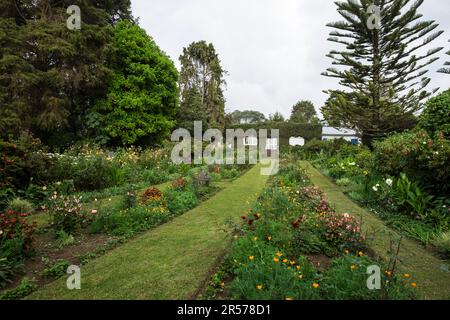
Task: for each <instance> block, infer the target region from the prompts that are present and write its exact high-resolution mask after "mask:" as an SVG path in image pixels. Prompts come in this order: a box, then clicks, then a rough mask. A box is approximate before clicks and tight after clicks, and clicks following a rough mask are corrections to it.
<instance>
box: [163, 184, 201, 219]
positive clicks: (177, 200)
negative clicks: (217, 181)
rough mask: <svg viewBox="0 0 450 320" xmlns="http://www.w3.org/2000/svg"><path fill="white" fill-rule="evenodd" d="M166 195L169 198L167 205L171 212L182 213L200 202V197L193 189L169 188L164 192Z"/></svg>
mask: <svg viewBox="0 0 450 320" xmlns="http://www.w3.org/2000/svg"><path fill="white" fill-rule="evenodd" d="M164 197H165V199H166V200H167V206H168V209H169V211H170V213H171V214H174V215H179V214H182V213H184V212H186V211H188V210H190V209H192V208H194V207H196V206H197V204H198V198H197V196H196V195H195V193H194V192H192V191H189V190H187V191H183V192H180V191H177V190H175V189H172V190H167V191H166V192H165V193H164Z"/></svg>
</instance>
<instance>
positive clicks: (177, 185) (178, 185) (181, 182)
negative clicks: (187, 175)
mask: <svg viewBox="0 0 450 320" xmlns="http://www.w3.org/2000/svg"><path fill="white" fill-rule="evenodd" d="M186 184H187V181H186V179H184V178H179V179H176V180H174V181H172V187H173V188H174V189H176V190H180V191H181V190H184V188H185V187H186Z"/></svg>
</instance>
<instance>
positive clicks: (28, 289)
mask: <svg viewBox="0 0 450 320" xmlns="http://www.w3.org/2000/svg"><path fill="white" fill-rule="evenodd" d="M36 289H37V285H36V283H35V282H34V281H32V280H30V279H28V278H24V279H23V280H22V281H21V282H20V285H19V286H17V287H16V288H14V289H11V290H8V291H6V292H5V293H3V294H2V295H0V300H18V299H22V298H24V297H26V296H28V295H30V294H31V293H32V292H33V291H34V290H36Z"/></svg>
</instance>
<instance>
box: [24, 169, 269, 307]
mask: <svg viewBox="0 0 450 320" xmlns="http://www.w3.org/2000/svg"><path fill="white" fill-rule="evenodd" d="M266 180H267V177H266V176H262V175H261V174H260V166H255V167H254V168H252V169H250V170H249V171H248V172H247V173H246V174H244V175H243V176H241V177H240V178H238V179H237V180H235V181H233V182H231V183H230V184H229V186H228V187H226V188H225V189H224V190H223V191H221V192H219V193H218V194H216V195H215V196H213V197H212V198H210V199H209V200H207V201H205V202H203V203H201V204H200V205H199V206H198V207H196V208H194V209H193V210H191V211H189V212H187V213H185V214H184V215H182V216H180V217H177V218H175V219H174V220H172V221H170V222H168V223H166V224H164V225H162V226H160V227H158V228H156V229H153V230H151V231H149V232H147V233H145V234H144V235H142V236H140V237H138V238H136V239H134V240H132V241H130V242H128V243H126V244H124V245H122V246H120V247H119V248H117V249H115V250H113V251H111V252H109V253H107V254H106V255H104V256H102V257H99V258H98V259H96V260H93V261H92V262H90V263H88V264H87V265H86V266H84V267H82V269H81V290H74V291H69V290H68V289H67V287H66V279H67V277H63V278H61V279H59V280H57V281H55V282H53V283H51V284H50V285H48V286H46V287H44V288H42V289H40V290H38V291H37V292H35V293H34V294H32V295H31V296H30V297H29V298H31V299H189V298H191V297H192V295H193V294H194V293H195V292H196V291H197V290H198V289H199V287H200V286H201V284H202V283H203V281H204V280H205V279H206V278H207V277H208V275H209V273H210V271H211V269H212V268H213V267H214V265H215V263H216V260H217V258H218V257H220V256H221V255H222V254H223V252H224V250H226V248H227V247H228V246H229V244H230V241H231V239H229V233H228V232H226V231H224V230H225V229H227V221H229V220H230V219H233V220H235V221H238V220H239V217H240V216H241V214H242V212H243V211H245V210H246V209H248V206H249V203H251V202H253V201H255V200H256V198H257V193H259V191H260V190H261V189H262V188H263V186H264V185H265V183H266Z"/></svg>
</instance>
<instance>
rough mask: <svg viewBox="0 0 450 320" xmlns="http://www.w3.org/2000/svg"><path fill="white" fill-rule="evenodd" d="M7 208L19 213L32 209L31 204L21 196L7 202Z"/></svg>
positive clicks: (29, 211)
mask: <svg viewBox="0 0 450 320" xmlns="http://www.w3.org/2000/svg"><path fill="white" fill-rule="evenodd" d="M8 209H11V210H12V211H16V212H20V213H32V212H33V210H34V207H33V204H32V203H30V202H29V201H27V200H24V199H21V198H14V199H12V200H11V201H10V202H9V203H8Z"/></svg>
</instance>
